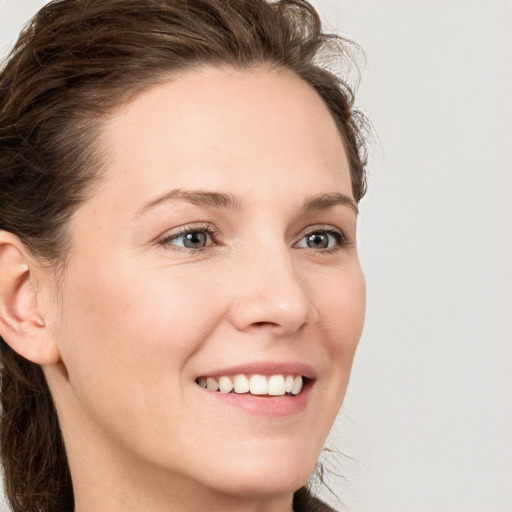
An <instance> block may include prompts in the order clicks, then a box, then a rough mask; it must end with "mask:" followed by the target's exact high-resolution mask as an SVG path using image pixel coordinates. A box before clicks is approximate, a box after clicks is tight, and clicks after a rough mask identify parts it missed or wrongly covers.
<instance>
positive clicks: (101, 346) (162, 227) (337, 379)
mask: <svg viewBox="0 0 512 512" xmlns="http://www.w3.org/2000/svg"><path fill="white" fill-rule="evenodd" d="M336 41H337V42H338V43H339V44H336V45H333V44H332V43H334V42H336ZM328 48H330V49H331V50H330V51H334V50H335V51H337V52H340V51H342V45H341V44H340V41H339V40H337V39H335V38H334V37H333V36H326V35H323V34H322V33H321V31H320V22H319V19H318V16H317V14H316V13H315V11H314V10H313V8H312V7H311V6H310V5H309V4H307V3H306V2H303V1H291V0H286V1H284V0H283V1H280V2H277V3H267V2H265V1H263V0H258V1H256V0H188V1H179V0H88V1H87V0H59V1H54V2H51V3H50V4H49V5H47V6H46V7H44V8H43V9H42V10H41V11H40V12H39V13H38V14H37V16H36V17H35V18H34V20H33V21H32V23H31V24H30V25H29V26H28V27H27V28H26V30H25V31H24V32H23V34H22V35H21V37H20V39H19V41H18V43H17V45H16V47H15V48H14V50H13V52H12V54H11V56H10V59H9V61H8V63H7V64H6V66H5V67H4V69H3V71H2V74H1V77H0V95H1V96H0V105H1V109H2V110H1V117H0V141H1V146H0V205H1V206H0V304H1V307H0V334H1V335H2V341H1V347H2V352H1V354H2V356H1V357H2V365H3V367H2V408H3V412H2V423H1V439H0V443H1V447H2V448H1V449H2V460H3V466H4V472H5V480H6V492H7V496H8V499H9V501H10V504H11V506H12V508H13V510H14V511H23V512H29V511H36V510H37V511H39V510H45V511H46V510H48V511H50V510H51V511H61V510H75V511H77V512H87V511H98V510H101V511H105V512H109V511H117V510H123V511H131V510H148V511H149V510H151V511H154V512H158V511H164V510H166V511H167V510H173V511H185V510H186V511H191V510H210V511H217V510H223V511H226V510H232V511H260V510H265V511H272V512H273V511H276V512H284V511H289V510H291V509H292V507H293V510H295V511H300V510H327V509H328V508H327V507H326V506H325V505H323V504H322V503H321V502H319V501H318V500H315V499H314V498H313V497H312V496H311V495H310V494H309V491H308V490H307V489H306V488H305V487H304V484H305V482H306V480H307V478H308V476H309V475H310V474H311V472H312V471H313V469H314V467H315V464H316V461H317V459H318V455H319V453H320V450H321V448H322V445H323V443H324V441H325V438H326V436H327V434H328V432H329V429H330V427H331V426H332V423H333V421H334V419H335V416H336V413H337V411H338V409H339V407H340V405H341V402H342V399H343V396H344V393H345V390H346V386H347V382H348V377H349V374H350V368H351V364H352V359H353V356H354V352H355V349H356V346H357V342H358V340H359V337H360V334H361V330H362V325H363V319H364V305H365V286H364V279H363V275H362V272H361V269H360V266H359V261H358V256H357V249H356V214H357V204H358V202H359V200H360V199H361V197H362V196H363V194H364V191H365V186H364V184H365V180H364V168H365V160H364V151H363V141H362V139H361V136H360V129H359V125H358V122H359V118H358V116H357V114H356V113H355V112H354V111H353V109H352V104H353V98H352V93H351V91H350V89H349V88H348V87H347V86H346V85H345V84H344V83H343V82H341V81H339V80H338V79H336V78H335V77H334V76H333V75H331V74H330V73H329V72H328V71H326V70H324V69H322V68H321V67H319V66H318V65H317V64H316V63H315V62H316V59H317V57H318V56H319V54H320V53H321V52H323V51H326V50H328ZM297 489H299V490H298V491H297Z"/></svg>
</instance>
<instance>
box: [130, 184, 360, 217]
mask: <svg viewBox="0 0 512 512" xmlns="http://www.w3.org/2000/svg"><path fill="white" fill-rule="evenodd" d="M166 201H185V202H187V203H191V204H195V205H198V206H204V207H207V208H216V209H220V210H232V211H240V210H243V208H244V201H243V200H242V199H241V198H239V197H237V196H235V195H233V194H229V193H224V192H211V191H208V190H182V189H175V190H170V191H168V192H165V193H164V194H162V195H160V196H158V197H156V198H155V199H152V200H151V201H149V202H147V203H145V204H144V205H143V206H142V207H141V208H140V209H139V210H138V211H137V213H136V214H135V217H139V216H140V215H142V214H143V213H145V212H146V211H148V210H150V209H151V208H153V207H155V206H157V205H158V204H160V203H163V202H166ZM337 205H342V206H348V207H349V208H350V209H351V210H353V211H354V213H355V214H356V215H357V214H358V208H357V204H356V203H355V201H354V200H353V199H352V198H351V197H349V196H347V195H345V194H341V193H340V192H332V193H327V194H319V195H316V196H312V197H308V198H306V199H305V201H304V204H303V209H304V210H306V211H308V210H327V209H329V208H332V207H333V206H337Z"/></svg>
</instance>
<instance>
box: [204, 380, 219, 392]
mask: <svg viewBox="0 0 512 512" xmlns="http://www.w3.org/2000/svg"><path fill="white" fill-rule="evenodd" d="M206 387H207V389H209V390H210V391H217V389H219V384H218V383H217V380H216V379H213V378H211V377H208V378H207V379H206Z"/></svg>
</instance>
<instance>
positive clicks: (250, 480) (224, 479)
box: [211, 449, 318, 498]
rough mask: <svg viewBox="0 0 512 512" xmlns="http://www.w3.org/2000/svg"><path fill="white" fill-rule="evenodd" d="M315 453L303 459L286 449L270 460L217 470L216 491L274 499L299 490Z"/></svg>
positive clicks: (253, 460) (252, 459)
mask: <svg viewBox="0 0 512 512" xmlns="http://www.w3.org/2000/svg"><path fill="white" fill-rule="evenodd" d="M317 458H318V454H316V456H314V457H307V456H305V454H304V452H303V450H299V449H295V453H293V454H292V455H290V454H287V453H286V450H283V451H282V452H281V453H279V452H276V451H274V452H273V453H272V454H271V456H269V457H262V454H261V453H260V454H259V456H256V457H250V458H246V459H245V460H243V461H237V462H236V463H234V464H232V465H231V467H229V466H224V467H223V468H220V467H219V471H218V472H216V474H215V475H214V478H215V480H217V481H216V482H215V483H213V482H211V483H212V484H213V485H215V486H216V487H217V488H221V489H223V490H224V492H226V494H231V495H233V496H238V497H242V496H243V497H247V498H251V497H252V498H254V497H262V496H266V497H269V498H271V497H275V496H280V495H286V494H292V493H294V492H295V491H296V490H297V489H299V488H300V487H302V486H303V485H304V484H305V483H306V481H307V480H308V478H309V477H310V475H311V473H312V472H313V470H314V469H315V466H316V461H317Z"/></svg>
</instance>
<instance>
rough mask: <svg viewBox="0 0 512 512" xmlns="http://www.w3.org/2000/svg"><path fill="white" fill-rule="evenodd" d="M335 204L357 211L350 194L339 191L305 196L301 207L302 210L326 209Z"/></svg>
mask: <svg viewBox="0 0 512 512" xmlns="http://www.w3.org/2000/svg"><path fill="white" fill-rule="evenodd" d="M337 205H342V206H348V207H349V208H350V209H351V210H353V212H354V213H355V214H356V215H358V213H359V208H358V207H357V204H356V202H355V201H354V200H353V199H352V198H351V197H350V196H347V195H345V194H342V193H340V192H332V193H329V194H319V195H317V196H313V197H309V198H306V200H305V201H304V206H303V208H304V210H327V209H329V208H332V207H333V206H337Z"/></svg>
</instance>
